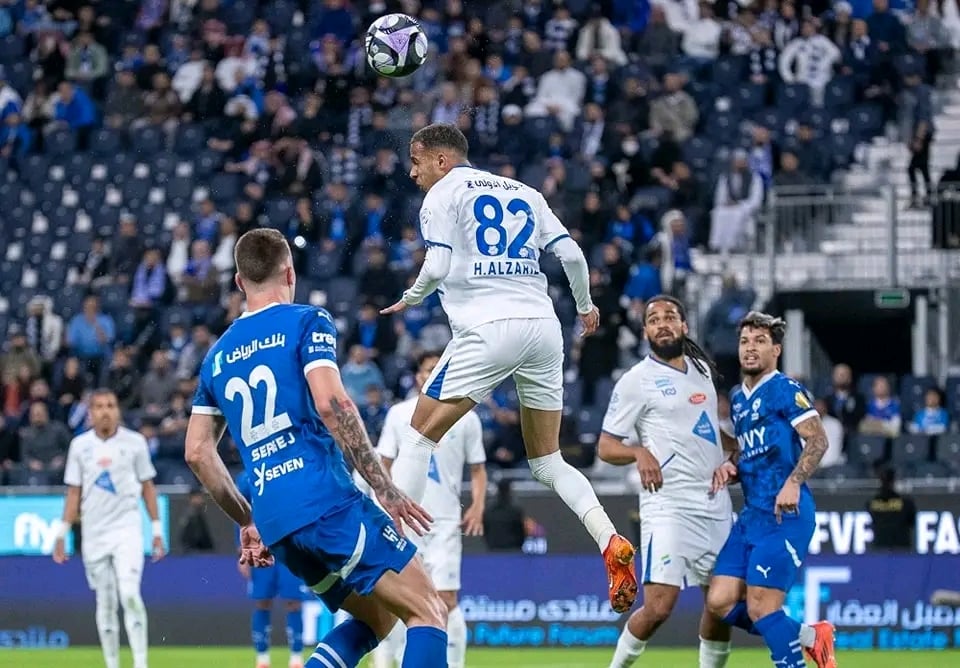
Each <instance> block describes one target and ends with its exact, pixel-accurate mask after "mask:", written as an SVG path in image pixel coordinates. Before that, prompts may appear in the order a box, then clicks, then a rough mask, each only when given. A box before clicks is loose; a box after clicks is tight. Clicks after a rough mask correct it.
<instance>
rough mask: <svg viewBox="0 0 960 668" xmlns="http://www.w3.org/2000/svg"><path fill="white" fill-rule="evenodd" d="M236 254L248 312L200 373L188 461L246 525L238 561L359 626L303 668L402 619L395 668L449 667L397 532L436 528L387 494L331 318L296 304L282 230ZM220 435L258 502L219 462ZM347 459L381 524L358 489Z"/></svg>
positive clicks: (369, 641)
mask: <svg viewBox="0 0 960 668" xmlns="http://www.w3.org/2000/svg"><path fill="white" fill-rule="evenodd" d="M234 255H235V261H236V267H237V286H238V287H239V288H240V289H241V290H242V291H243V292H244V294H245V295H246V299H247V308H248V311H246V312H245V313H244V314H243V315H242V316H241V317H240V318H238V319H237V320H236V321H234V323H233V324H232V325H231V326H230V328H229V329H228V330H227V331H226V332H225V333H224V334H223V336H221V337H220V339H219V340H218V341H217V342H216V343H215V344H214V345H213V347H212V348H211V349H210V352H209V353H208V354H207V357H206V358H205V359H204V361H203V364H202V366H201V368H200V382H199V384H198V387H197V393H196V396H195V398H194V401H193V411H192V415H191V417H190V423H189V425H188V427H187V436H186V459H187V462H188V463H189V464H190V466H191V468H192V469H193V471H194V473H196V475H197V477H198V478H199V479H200V481H201V482H202V483H203V485H204V487H206V488H207V490H208V491H209V492H210V495H211V496H212V497H213V499H214V501H216V503H217V505H219V506H220V507H221V508H222V509H223V510H224V512H225V513H226V514H227V515H229V516H230V518H231V519H233V520H234V521H235V522H236V523H237V524H239V525H240V527H241V530H240V540H241V546H240V549H241V557H240V559H241V563H245V564H249V565H251V566H254V567H262V566H266V565H270V564H271V563H273V558H274V555H276V558H277V559H279V560H280V561H281V562H282V563H283V564H284V565H286V566H287V568H289V569H290V571H291V572H293V573H294V574H295V575H296V576H298V577H299V578H301V579H302V580H303V581H304V583H305V584H306V585H307V586H308V587H310V589H312V590H313V591H314V592H315V593H316V594H318V595H319V596H320V598H321V599H323V601H324V603H325V604H326V605H327V607H328V608H329V609H330V610H337V609H340V608H343V609H344V610H346V611H347V612H349V613H350V614H351V615H353V619H351V620H349V621H346V622H344V623H343V624H340V625H339V626H337V627H336V628H335V629H333V630H332V631H331V632H330V633H329V634H327V636H326V637H324V638H323V640H322V641H321V642H320V644H318V645H317V647H316V650H315V651H314V653H313V654H312V655H311V656H310V658H309V660H308V661H307V663H306V668H334V667H335V668H348V667H351V666H356V665H357V664H358V663H359V662H360V660H361V659H362V658H363V656H364V655H366V654H367V653H369V652H370V651H371V650H372V649H373V648H374V647H375V646H376V645H377V643H378V642H379V641H380V639H382V638H384V637H385V636H386V635H387V634H388V633H389V632H390V630H391V629H392V628H393V626H394V625H395V624H396V622H397V619H398V618H399V619H400V620H401V621H403V623H404V624H405V625H406V626H407V629H408V630H407V648H406V652H405V653H404V659H403V668H445V667H446V665H447V656H446V655H447V636H446V631H445V629H446V625H447V620H446V608H445V606H444V603H443V601H442V600H441V599H440V596H439V595H438V594H437V591H436V590H435V589H434V587H433V584H432V583H431V582H430V578H429V577H428V576H427V573H426V572H425V570H424V568H423V564H422V562H421V561H420V560H419V559H413V556H414V554H415V553H416V548H415V547H414V546H413V544H412V543H411V542H410V541H408V540H407V539H406V538H404V537H403V534H402V532H401V528H400V527H401V523H402V524H404V525H406V526H408V527H410V528H411V529H412V530H413V531H415V532H417V533H420V534H422V533H423V532H425V531H426V530H428V529H429V522H431V518H430V516H429V515H428V514H427V513H426V512H425V511H424V510H423V509H422V508H420V506H418V505H417V504H415V503H413V502H412V501H411V500H410V499H409V498H407V497H406V496H405V495H404V494H402V493H401V492H400V491H399V490H398V489H397V488H396V487H395V486H394V484H393V483H392V482H391V480H390V476H389V475H388V474H387V472H386V471H385V470H384V468H383V465H382V464H381V462H380V457H379V456H378V455H377V453H376V452H375V451H374V449H373V446H372V445H371V444H370V440H369V438H368V437H367V433H366V431H365V430H364V427H363V422H362V421H361V419H360V415H359V413H358V412H357V409H356V406H355V405H354V404H353V402H352V401H351V400H350V398H349V396H348V395H347V392H346V390H344V388H343V384H342V382H341V380H340V370H339V368H338V366H337V339H336V335H337V330H336V327H335V326H334V324H333V320H332V318H331V317H330V314H329V313H327V312H326V311H325V310H323V309H319V308H315V307H310V306H300V305H297V304H293V303H292V302H293V295H294V288H295V286H296V274H295V272H294V269H293V259H292V257H291V255H290V248H289V246H288V245H287V242H286V239H285V238H284V237H283V235H282V234H280V233H279V232H277V231H276V230H272V229H257V230H252V231H250V232H248V233H246V234H244V235H243V236H242V237H240V240H239V241H237V245H236V248H235V250H234ZM224 428H228V429H229V430H230V435H231V437H232V438H233V440H234V441H235V442H236V444H237V448H238V450H239V452H240V456H241V459H242V460H243V465H244V469H245V470H246V472H247V475H249V476H250V480H251V482H252V485H253V491H252V494H251V498H252V504H248V503H247V501H246V499H245V498H244V497H243V495H242V494H241V493H240V491H239V490H238V489H237V486H236V484H234V481H233V479H232V478H231V476H230V473H229V472H228V471H227V468H226V466H225V465H224V464H223V461H222V460H221V459H220V457H219V455H218V454H217V443H218V442H219V441H220V438H221V436H222V435H223V432H224ZM338 446H339V447H338ZM344 455H345V456H346V457H347V458H349V459H350V461H351V463H352V464H353V466H354V468H355V469H356V470H357V471H359V472H360V474H361V475H362V476H363V478H364V479H365V480H366V481H367V483H368V484H369V485H370V487H371V489H372V490H373V492H374V493H375V494H376V495H377V498H378V500H379V501H380V503H381V505H382V506H383V509H384V510H385V511H386V513H384V511H383V510H380V509H379V508H378V507H377V506H376V504H374V502H373V501H371V500H370V499H369V498H368V497H366V496H365V495H363V494H361V493H360V490H359V489H357V487H356V485H355V484H354V483H353V479H352V478H351V476H350V473H349V472H348V470H347V466H346V463H345V460H344ZM251 505H252V509H251ZM387 513H388V514H389V516H388V515H387ZM254 520H256V525H254ZM261 536H262V538H261ZM267 546H269V548H268V547H267Z"/></svg>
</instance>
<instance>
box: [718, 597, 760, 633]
mask: <svg viewBox="0 0 960 668" xmlns="http://www.w3.org/2000/svg"><path fill="white" fill-rule="evenodd" d="M723 623H724V624H726V625H727V626H734V627H736V628H738V629H743V630H744V631H746V632H747V633H749V634H751V635H755V636H758V635H760V632H759V631H758V630H757V627H756V626H755V625H754V623H753V620H752V619H750V615H748V614H747V602H746V601H738V602H737V604H736V605H735V606H733V610H731V611H730V612H728V613H727V616H726V617H724V618H723Z"/></svg>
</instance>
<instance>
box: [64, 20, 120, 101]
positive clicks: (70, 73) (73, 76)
mask: <svg viewBox="0 0 960 668" xmlns="http://www.w3.org/2000/svg"><path fill="white" fill-rule="evenodd" d="M109 73H110V59H109V57H108V56H107V50H106V49H105V48H103V45H102V44H98V43H97V41H96V40H95V39H94V36H93V35H92V34H90V33H88V32H81V33H79V34H78V35H77V36H76V37H75V38H74V40H73V45H72V46H71V47H70V53H69V54H68V55H67V67H66V71H65V72H64V74H65V75H66V77H67V79H68V80H70V81H72V82H74V83H76V84H77V85H80V86H83V87H84V88H85V89H87V90H89V91H90V93H91V94H92V95H93V97H95V98H97V99H100V100H102V99H103V89H104V84H105V83H106V78H107V76H108V74H109Z"/></svg>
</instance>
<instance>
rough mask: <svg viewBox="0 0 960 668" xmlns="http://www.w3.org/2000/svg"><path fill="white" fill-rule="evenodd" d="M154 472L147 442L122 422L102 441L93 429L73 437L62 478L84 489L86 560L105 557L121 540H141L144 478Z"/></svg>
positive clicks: (128, 541) (82, 510)
mask: <svg viewBox="0 0 960 668" xmlns="http://www.w3.org/2000/svg"><path fill="white" fill-rule="evenodd" d="M156 475H157V472H156V470H155V469H154V468H153V463H152V462H151V461H150V450H149V448H148V447H147V441H146V439H144V438H143V436H141V435H140V434H139V433H137V432H135V431H132V430H130V429H127V428H125V427H120V428H119V429H118V430H117V433H116V434H115V435H114V436H113V437H111V438H109V439H107V440H106V441H104V440H102V439H101V438H100V437H99V436H97V434H96V432H95V431H93V430H92V429H91V430H90V431H88V432H85V433H83V434H80V435H79V436H77V437H76V438H74V439H73V441H72V442H71V443H70V449H69V451H68V452H67V464H66V469H65V471H64V475H63V482H64V483H65V484H67V485H70V486H72V487H80V488H81V492H80V522H81V526H82V530H83V558H84V560H85V561H89V560H95V559H98V558H101V557H104V556H107V555H108V554H109V553H111V552H113V551H114V549H115V547H116V545H117V543H118V541H120V542H123V543H126V544H129V543H135V544H138V545H142V542H143V520H142V516H141V511H140V499H141V497H142V496H143V483H144V482H146V481H147V480H152V479H153V478H154V477H156ZM140 552H141V554H142V552H143V549H142V547H141V548H140Z"/></svg>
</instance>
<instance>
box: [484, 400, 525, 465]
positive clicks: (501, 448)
mask: <svg viewBox="0 0 960 668" xmlns="http://www.w3.org/2000/svg"><path fill="white" fill-rule="evenodd" d="M477 411H478V412H477V414H478V415H479V416H480V420H481V422H482V423H483V431H484V442H485V445H486V451H487V461H488V462H490V463H491V464H494V465H497V466H499V467H500V468H505V469H506V468H514V467H516V466H519V465H520V464H522V463H523V462H524V460H525V458H526V454H525V453H524V449H523V435H522V433H521V431H520V404H519V401H518V399H517V392H516V389H514V388H513V387H512V386H511V385H501V386H500V387H498V388H497V389H496V390H494V391H493V393H492V394H491V395H490V396H489V397H488V398H487V400H486V401H484V402H483V403H481V404H478V407H477ZM488 435H489V436H488ZM488 438H489V440H487V439H488Z"/></svg>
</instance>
